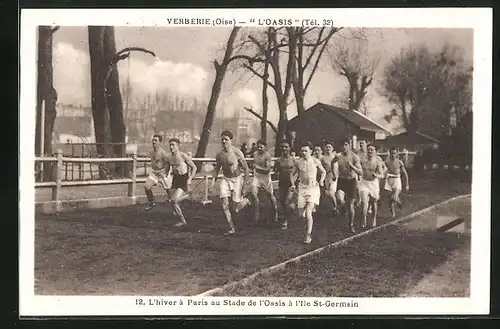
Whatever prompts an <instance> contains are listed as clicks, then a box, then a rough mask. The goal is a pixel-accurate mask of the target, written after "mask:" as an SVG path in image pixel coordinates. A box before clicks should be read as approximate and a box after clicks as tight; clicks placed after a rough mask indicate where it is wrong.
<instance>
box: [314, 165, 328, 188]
mask: <svg viewBox="0 0 500 329" xmlns="http://www.w3.org/2000/svg"><path fill="white" fill-rule="evenodd" d="M316 166H317V167H318V170H319V171H320V173H321V176H320V178H319V184H320V185H321V186H324V185H325V178H326V170H325V168H324V167H323V165H322V164H321V161H319V160H317V159H316Z"/></svg>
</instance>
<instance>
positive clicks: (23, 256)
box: [19, 8, 492, 316]
mask: <svg viewBox="0 0 500 329" xmlns="http://www.w3.org/2000/svg"><path fill="white" fill-rule="evenodd" d="M110 12H112V14H110ZM168 17H181V18H192V17H211V18H213V19H215V18H221V19H223V20H226V21H227V20H229V18H232V19H233V20H234V21H238V22H239V21H246V22H248V21H249V19H250V17H260V18H262V19H265V18H271V19H273V18H276V19H279V18H290V19H293V20H298V21H300V22H301V23H302V21H303V19H304V18H307V19H311V18H315V19H318V20H319V21H321V20H322V19H331V20H333V21H334V22H335V25H336V26H346V27H361V26H362V27H379V28H381V27H408V28H409V27H443V28H444V27H449V28H473V29H474V81H473V90H474V91H473V108H474V120H473V129H474V132H473V133H474V140H473V145H474V146H473V147H474V154H473V182H472V226H473V233H472V242H471V245H472V257H471V259H472V260H471V269H472V271H471V295H470V298H348V299H344V298H326V299H322V298H264V297H262V298H246V297H245V298H222V297H219V298H214V297H204V298H196V297H158V296H156V297H147V296H142V297H135V296H129V297H127V296H124V297H120V296H116V297H87V296H71V297H68V296H50V297H49V296H35V295H34V226H35V225H34V207H33V205H34V201H35V200H34V166H33V161H34V159H33V154H34V143H33V141H34V140H35V115H34V111H35V110H34V109H35V108H36V98H35V95H36V26H37V25H70V26H76V25H115V26H123V25H128V26H156V25H168V24H167V20H166V18H168ZM255 24H257V23H256V22H254V23H253V24H250V23H248V24H243V25H245V26H255ZM213 25H214V24H213ZM177 26H179V25H177ZM219 27H220V25H219ZM228 27H230V26H228ZM256 27H258V26H256ZM207 28H208V27H207ZM20 46H21V51H20V59H21V96H20V118H21V125H20V174H19V183H20V204H19V210H20V219H19V225H20V226H19V234H20V235H19V237H20V244H19V251H20V255H19V256H20V258H19V261H20V265H19V273H20V277H19V279H20V282H19V289H20V290H19V292H20V295H19V298H20V300H19V301H20V309H19V311H20V315H22V316H30V315H32V316H40V315H43V316H47V315H190V316H192V315H242V314H246V315H247V314H254V315H264V314H266V315H269V314H275V315H292V314H297V315H298V314H301V315H314V314H386V315H389V314H394V315H397V314H429V315H431V314H448V315H452V314H488V313H489V303H490V302H489V297H490V287H489V282H490V236H491V235H490V220H489V219H490V193H491V192H490V191H491V183H490V175H489V173H490V172H491V99H492V98H491V97H492V94H491V86H492V73H491V72H492V10H491V9H490V8H446V9H445V8H434V9H427V8H418V9H416V8H404V9H402V8H398V9H386V8H383V9H382V8H380V9H325V8H322V9H305V8H300V9H281V8H280V9H267V8H266V9H264V10H262V9H210V10H207V9H189V10H186V9H168V10H158V9H153V10H137V9H133V10H130V9H123V10H115V9H113V10H91V9H78V10H76V9H43V10H35V9H23V10H22V11H21V43H20ZM137 298H142V299H143V300H148V299H149V298H156V299H159V300H162V299H163V300H165V301H166V303H168V301H174V300H177V301H180V300H183V303H184V305H183V306H179V305H178V306H177V307H175V306H174V307H169V306H150V307H144V306H138V305H136V299H137ZM189 299H191V300H196V301H200V302H201V300H204V301H207V302H208V303H209V305H189V306H187V303H188V300H189ZM213 300H219V301H221V304H222V303H223V302H222V301H223V300H230V301H238V300H239V301H245V302H246V303H247V304H248V301H249V300H253V301H256V303H257V304H259V303H262V301H265V300H268V301H274V303H279V301H281V302H283V303H285V304H287V306H258V305H257V306H248V305H246V306H223V305H222V306H212V305H210V303H211V302H212V301H213ZM303 300H305V301H309V302H311V303H314V301H320V302H323V303H326V302H327V301H329V303H330V304H331V303H350V304H352V303H354V302H357V303H358V307H347V306H346V307H340V306H338V305H343V304H336V305H337V306H329V307H326V306H325V307H314V306H306V307H302V306H301V307H296V306H293V307H289V306H288V303H289V302H292V304H294V303H297V302H298V301H303ZM177 303H178V302H177ZM266 303H269V302H264V304H266ZM318 303H319V302H318Z"/></svg>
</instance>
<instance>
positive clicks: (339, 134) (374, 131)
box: [289, 103, 391, 144]
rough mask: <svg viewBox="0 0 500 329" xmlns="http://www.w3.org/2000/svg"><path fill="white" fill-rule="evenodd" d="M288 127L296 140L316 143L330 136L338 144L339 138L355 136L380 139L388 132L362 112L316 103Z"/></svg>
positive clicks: (370, 139)
mask: <svg viewBox="0 0 500 329" xmlns="http://www.w3.org/2000/svg"><path fill="white" fill-rule="evenodd" d="M289 129H290V131H292V132H295V135H296V141H297V142H299V143H300V142H302V141H310V142H313V143H320V142H321V141H322V140H324V139H326V140H330V141H333V142H334V143H335V144H338V143H339V142H340V141H341V140H342V139H343V138H349V139H352V137H353V136H356V138H357V140H367V141H370V142H373V141H375V140H379V139H384V138H386V137H387V136H389V135H390V134H391V133H390V132H389V131H388V130H387V129H385V128H384V127H382V126H381V125H379V124H377V123H376V122H374V121H373V120H371V119H369V118H368V117H366V116H365V115H363V114H361V113H359V112H357V111H352V110H346V109H343V108H340V107H336V106H332V105H328V104H324V103H317V104H315V105H314V106H312V107H311V108H309V109H308V110H306V111H305V112H304V113H302V114H301V115H298V116H296V117H295V118H293V119H291V120H290V121H289Z"/></svg>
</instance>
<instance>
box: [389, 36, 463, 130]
mask: <svg viewBox="0 0 500 329" xmlns="http://www.w3.org/2000/svg"><path fill="white" fill-rule="evenodd" d="M471 79H472V69H471V67H470V66H469V65H467V64H466V63H465V61H464V58H463V53H462V51H460V48H458V47H450V46H448V45H445V46H444V47H443V49H442V50H441V51H439V52H431V51H430V50H429V49H428V48H427V47H426V46H424V45H421V46H419V47H409V48H406V49H403V50H402V51H401V53H400V55H399V56H397V57H395V58H394V59H393V60H392V61H391V62H390V63H389V64H388V66H387V67H386V70H385V73H384V79H383V81H382V89H383V93H384V94H385V96H386V97H387V99H388V100H389V101H390V102H391V103H393V104H394V105H396V107H395V108H394V109H393V110H392V111H391V112H390V113H388V114H387V115H386V117H385V118H386V120H387V121H389V122H390V121H391V119H393V118H395V117H397V118H400V119H401V120H402V122H403V126H404V128H405V129H406V130H407V131H408V132H409V133H410V134H413V133H415V132H417V131H420V132H423V133H426V134H429V135H431V136H434V137H441V136H443V135H444V134H446V133H447V132H448V131H449V130H450V116H451V112H452V109H453V108H455V109H457V108H463V107H467V106H469V104H471V101H470V99H471V94H470V93H469V94H468V95H469V96H468V97H469V98H470V99H467V97H461V95H466V94H467V88H468V87H469V85H470V80H471Z"/></svg>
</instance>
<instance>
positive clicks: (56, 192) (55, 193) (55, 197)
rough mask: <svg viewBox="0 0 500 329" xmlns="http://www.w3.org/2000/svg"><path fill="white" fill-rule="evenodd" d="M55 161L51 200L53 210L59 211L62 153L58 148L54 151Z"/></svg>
mask: <svg viewBox="0 0 500 329" xmlns="http://www.w3.org/2000/svg"><path fill="white" fill-rule="evenodd" d="M56 157H57V163H56V179H55V181H56V186H54V187H52V201H54V202H55V208H56V209H55V210H56V212H59V211H60V210H61V200H60V199H61V185H62V169H63V155H62V150H61V149H58V150H57V152H56Z"/></svg>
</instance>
